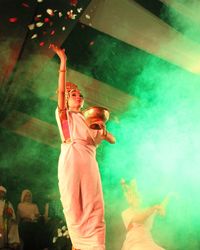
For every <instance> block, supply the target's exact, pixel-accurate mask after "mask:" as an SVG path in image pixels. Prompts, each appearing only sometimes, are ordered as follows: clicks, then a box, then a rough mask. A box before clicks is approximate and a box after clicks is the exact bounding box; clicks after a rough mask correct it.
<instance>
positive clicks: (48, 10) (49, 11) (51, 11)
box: [46, 9, 54, 16]
mask: <svg viewBox="0 0 200 250" xmlns="http://www.w3.org/2000/svg"><path fill="white" fill-rule="evenodd" d="M46 11H47V13H48V14H49V15H50V16H53V15H54V14H53V10H52V9H47V10H46Z"/></svg>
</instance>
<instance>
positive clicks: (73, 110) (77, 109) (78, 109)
mask: <svg viewBox="0 0 200 250" xmlns="http://www.w3.org/2000/svg"><path fill="white" fill-rule="evenodd" d="M69 111H72V112H80V111H81V110H80V108H69Z"/></svg>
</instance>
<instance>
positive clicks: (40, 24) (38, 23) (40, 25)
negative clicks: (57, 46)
mask: <svg viewBox="0 0 200 250" xmlns="http://www.w3.org/2000/svg"><path fill="white" fill-rule="evenodd" d="M43 25H44V23H42V22H37V23H36V26H37V27H38V28H39V27H42V26H43Z"/></svg>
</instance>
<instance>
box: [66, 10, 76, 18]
mask: <svg viewBox="0 0 200 250" xmlns="http://www.w3.org/2000/svg"><path fill="white" fill-rule="evenodd" d="M76 16H77V14H74V13H73V10H70V11H68V12H67V17H68V18H69V19H75V18H76Z"/></svg>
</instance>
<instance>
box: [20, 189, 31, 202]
mask: <svg viewBox="0 0 200 250" xmlns="http://www.w3.org/2000/svg"><path fill="white" fill-rule="evenodd" d="M21 202H32V193H31V191H30V190H29V189H25V190H23V191H22V194H21Z"/></svg>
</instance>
